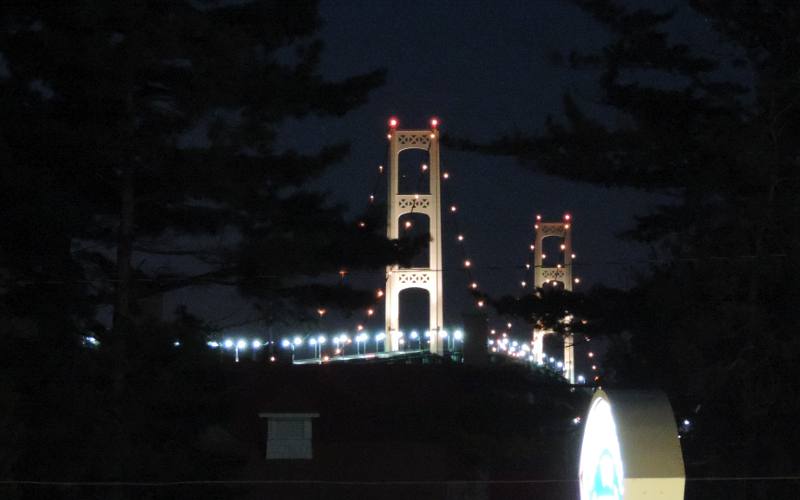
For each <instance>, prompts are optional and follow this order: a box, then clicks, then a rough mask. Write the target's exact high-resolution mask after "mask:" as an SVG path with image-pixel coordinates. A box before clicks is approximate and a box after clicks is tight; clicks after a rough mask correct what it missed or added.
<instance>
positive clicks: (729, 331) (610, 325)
mask: <svg viewBox="0 0 800 500" xmlns="http://www.w3.org/2000/svg"><path fill="white" fill-rule="evenodd" d="M575 3H576V4H577V5H578V6H580V7H581V8H582V9H584V10H585V11H587V12H589V13H590V14H591V15H592V16H593V17H594V18H595V19H596V21H597V22H599V23H600V24H602V25H603V26H604V27H605V28H606V30H607V33H608V35H609V40H610V41H609V42H608V44H607V45H606V46H604V47H602V48H601V49H599V50H598V51H597V52H595V53H588V54H587V53H577V52H573V53H569V54H566V55H565V54H560V55H558V57H553V60H554V61H559V62H561V63H564V64H569V65H570V66H571V67H572V68H574V69H575V70H576V71H594V72H595V73H596V74H597V75H598V89H599V96H600V99H599V103H591V105H590V106H588V105H587V103H585V102H584V103H583V104H581V103H580V101H579V100H576V99H575V98H573V96H572V95H570V94H567V95H565V96H564V113H565V116H564V117H563V118H552V119H550V120H548V121H547V123H546V124H545V127H544V131H543V132H542V133H540V134H531V133H526V132H524V131H520V132H518V133H516V134H511V135H508V136H505V137H502V138H498V139H497V140H496V141H493V142H489V143H483V144H478V143H474V142H471V141H469V140H459V139H453V138H451V139H450V142H451V144H455V145H458V146H460V147H461V148H463V149H468V150H473V151H480V152H483V153H487V154H496V155H510V156H513V157H516V158H518V159H519V161H520V162H521V164H522V165H524V166H527V167H530V168H531V169H534V170H536V171H538V172H544V173H547V174H552V175H557V176H561V177H564V178H567V179H572V180H577V181H585V182H589V183H594V184H597V185H601V186H622V187H633V188H639V189H643V190H647V191H650V192H654V193H659V194H661V195H663V196H665V197H667V198H668V199H669V201H668V202H666V203H664V204H662V205H661V206H658V207H656V208H655V209H654V210H653V211H652V212H651V213H649V214H643V215H641V216H640V217H638V219H637V221H636V225H635V227H633V228H631V229H630V231H629V232H628V233H627V234H626V235H624V236H625V237H627V238H630V239H632V240H635V241H638V242H641V243H644V244H646V245H648V246H649V248H650V249H651V251H652V256H653V261H654V262H657V264H654V265H652V267H651V268H650V269H649V270H647V272H644V273H642V276H641V277H640V278H639V279H638V282H637V285H636V286H635V287H634V288H633V289H631V290H629V291H609V290H602V289H598V290H595V291H593V292H590V293H588V294H587V295H586V296H584V297H581V298H575V297H573V298H572V299H571V302H570V305H571V306H573V307H575V308H576V314H577V313H578V309H580V311H581V312H582V313H584V314H585V316H586V317H589V318H592V319H591V320H590V321H589V324H588V325H587V329H588V330H589V331H591V330H592V329H593V328H592V322H594V323H595V325H596V328H595V330H596V333H597V334H605V335H608V336H609V339H610V349H609V352H608V357H607V360H606V363H605V366H606V368H607V372H606V374H605V381H606V382H607V383H609V384H619V385H652V386H656V387H660V388H662V389H664V390H666V391H667V392H668V393H669V395H670V398H671V400H672V402H673V405H674V407H675V409H676V411H677V413H678V414H680V415H686V416H690V418H691V419H692V422H693V423H692V425H693V430H692V432H690V433H689V434H688V435H687V436H686V438H685V440H684V442H683V445H684V453H685V456H686V461H687V466H688V471H689V474H690V475H695V476H714V475H716V476H731V475H758V476H763V475H766V476H771V475H778V476H781V475H791V474H794V473H796V472H797V471H798V469H799V468H800V463H798V459H797V453H796V450H797V448H798V446H800V432H798V429H797V425H796V415H798V414H800V403H798V401H800V398H799V397H798V396H799V395H798V387H800V385H798V383H797V380H798V376H800V368H798V364H797V362H796V360H797V359H798V358H799V357H800V336H798V332H799V331H800V316H798V314H797V303H798V299H799V298H800V281H798V279H797V278H798V276H799V274H798V271H800V197H798V192H800V169H798V166H800V165H798V159H799V158H800V149H798V148H800V146H799V145H800V141H798V138H799V137H800V136H799V135H798V134H799V133H800V107H798V104H800V79H798V76H799V74H798V69H797V68H798V67H800V39H798V37H797V33H798V31H800V6H798V5H797V4H796V3H793V2H782V1H768V0H765V1H758V2H750V1H741V2H740V1H728V0H724V1H717V0H697V1H690V2H688V3H684V2H677V3H676V5H675V7H674V8H673V9H671V10H665V11H654V10H648V9H646V8H639V7H638V6H637V4H636V2H617V1H611V0H604V1H588V0H587V1H576V2H575ZM598 104H599V105H600V107H602V111H601V112H600V116H596V115H595V113H596V112H597V110H598V107H597V105H598ZM589 107H592V110H591V111H587V110H586V109H585V108H589ZM609 117H612V118H611V119H610V120H609ZM609 122H612V123H613V124H610V123H609ZM533 302H536V301H533ZM539 302H541V301H539ZM500 303H501V305H505V306H506V307H509V306H513V307H517V308H518V309H521V310H522V311H523V312H525V313H526V314H528V316H529V319H531V318H533V319H535V316H530V315H531V314H534V315H535V313H536V312H537V311H540V312H541V311H542V310H544V311H545V312H546V311H547V304H538V305H537V304H535V303H534V304H527V305H526V304H521V305H520V304H517V305H516V306H514V304H513V303H508V301H507V300H506V301H500ZM513 307H512V309H513ZM537 308H538V309H537ZM764 484H765V483H761V484H760V485H759V487H761V486H763V485H764ZM742 491H744V489H743V490H742ZM750 493H751V494H752V495H755V493H754V492H752V491H751V492H750ZM762 493H763V492H762ZM753 497H755V496H753ZM759 498H760V497H759ZM784 498H785V497H784Z"/></svg>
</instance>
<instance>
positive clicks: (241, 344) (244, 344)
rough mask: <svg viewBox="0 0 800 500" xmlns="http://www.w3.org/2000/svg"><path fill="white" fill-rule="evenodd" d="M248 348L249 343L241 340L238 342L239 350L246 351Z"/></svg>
mask: <svg viewBox="0 0 800 500" xmlns="http://www.w3.org/2000/svg"><path fill="white" fill-rule="evenodd" d="M246 347H247V342H246V341H245V340H244V339H239V341H238V342H236V348H237V349H244V348H246Z"/></svg>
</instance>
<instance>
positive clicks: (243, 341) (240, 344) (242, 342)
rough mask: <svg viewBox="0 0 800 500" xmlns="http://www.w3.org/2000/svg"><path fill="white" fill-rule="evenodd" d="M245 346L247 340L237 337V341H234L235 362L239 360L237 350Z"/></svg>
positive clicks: (243, 348)
mask: <svg viewBox="0 0 800 500" xmlns="http://www.w3.org/2000/svg"><path fill="white" fill-rule="evenodd" d="M246 348H247V342H245V340H244V339H239V341H238V342H236V362H237V363H238V362H239V350H242V351H244V350H245V349H246Z"/></svg>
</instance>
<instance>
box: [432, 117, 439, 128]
mask: <svg viewBox="0 0 800 500" xmlns="http://www.w3.org/2000/svg"><path fill="white" fill-rule="evenodd" d="M437 127H439V119H438V118H435V117H434V118H431V128H432V129H435V128H437Z"/></svg>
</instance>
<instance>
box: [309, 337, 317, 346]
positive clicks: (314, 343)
mask: <svg viewBox="0 0 800 500" xmlns="http://www.w3.org/2000/svg"><path fill="white" fill-rule="evenodd" d="M308 345H312V346H314V345H317V339H314V338H312V339H308Z"/></svg>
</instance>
